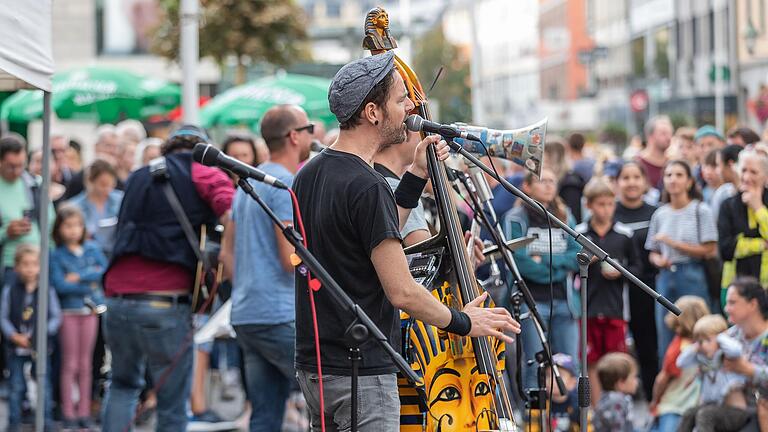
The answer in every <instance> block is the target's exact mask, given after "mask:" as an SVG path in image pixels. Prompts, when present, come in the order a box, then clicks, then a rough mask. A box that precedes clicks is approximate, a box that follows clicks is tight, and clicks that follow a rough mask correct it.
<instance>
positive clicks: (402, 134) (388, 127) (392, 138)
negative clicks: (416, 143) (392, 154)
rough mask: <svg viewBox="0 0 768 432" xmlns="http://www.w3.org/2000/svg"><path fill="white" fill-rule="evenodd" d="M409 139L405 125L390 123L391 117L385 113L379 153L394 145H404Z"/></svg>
mask: <svg viewBox="0 0 768 432" xmlns="http://www.w3.org/2000/svg"><path fill="white" fill-rule="evenodd" d="M407 138H408V133H407V129H406V127H405V123H403V122H398V123H394V124H392V123H390V122H389V115H388V114H387V113H384V124H383V125H382V128H381V143H380V144H379V150H378V151H379V152H382V151H384V150H386V149H388V148H390V147H392V146H393V145H397V144H402V143H404V142H405V140H406V139H407Z"/></svg>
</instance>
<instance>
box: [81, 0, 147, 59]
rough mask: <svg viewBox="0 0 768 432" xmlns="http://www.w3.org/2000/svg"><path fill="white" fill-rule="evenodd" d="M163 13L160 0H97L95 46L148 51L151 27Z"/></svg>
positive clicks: (109, 52) (114, 50)
mask: <svg viewBox="0 0 768 432" xmlns="http://www.w3.org/2000/svg"><path fill="white" fill-rule="evenodd" d="M160 16H161V11H160V6H159V4H158V0H101V1H98V2H96V38H97V40H96V49H97V51H98V53H99V54H107V55H126V54H128V55H131V54H146V53H148V52H149V47H150V45H151V40H152V29H153V28H154V27H156V26H157V24H158V21H159V19H160Z"/></svg>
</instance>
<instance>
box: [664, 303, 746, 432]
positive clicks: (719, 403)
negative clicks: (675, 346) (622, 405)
mask: <svg viewBox="0 0 768 432" xmlns="http://www.w3.org/2000/svg"><path fill="white" fill-rule="evenodd" d="M727 329H728V324H727V323H726V322H725V319H724V318H723V317H722V316H721V315H707V316H705V317H703V318H701V319H700V320H699V321H697V322H696V325H695V326H693V338H694V340H695V341H696V343H694V344H692V345H689V346H688V347H687V348H686V349H685V350H683V352H682V353H681V354H680V357H678V358H677V367H680V368H685V367H692V366H696V367H698V369H699V371H698V375H699V379H700V380H701V394H700V396H699V405H698V406H696V407H693V408H691V409H689V410H688V411H686V412H685V414H683V418H682V419H681V421H680V428H679V429H678V431H680V432H691V431H693V430H694V427H695V428H696V430H698V431H699V432H710V431H711V432H714V431H716V430H717V431H720V432H728V431H733V432H738V431H739V430H741V428H742V427H743V426H744V425H745V424H746V423H747V421H748V420H749V413H748V412H747V410H746V407H747V400H746V398H745V396H744V386H745V378H744V376H742V375H739V374H736V373H733V372H728V371H726V370H725V369H723V367H722V363H723V358H728V359H738V358H739V357H741V351H742V345H741V343H740V342H738V341H737V340H735V339H733V338H732V337H730V336H728V335H727V334H725V333H724V332H725V331H726V330H727Z"/></svg>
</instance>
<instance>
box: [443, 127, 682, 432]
mask: <svg viewBox="0 0 768 432" xmlns="http://www.w3.org/2000/svg"><path fill="white" fill-rule="evenodd" d="M446 141H447V143H448V145H449V146H450V147H451V148H452V149H453V150H454V151H456V152H457V153H459V154H460V155H462V156H464V157H465V158H466V159H468V160H469V161H470V162H472V163H473V164H475V165H476V166H477V167H478V168H480V169H481V170H483V171H484V172H486V173H488V175H490V176H491V177H492V178H494V179H496V181H498V182H499V183H501V185H502V186H504V189H506V190H508V191H509V192H510V193H511V194H513V195H515V196H516V197H518V198H519V199H520V200H522V201H523V202H524V203H525V204H526V205H528V206H529V207H531V208H532V209H534V210H536V211H538V212H539V213H541V214H542V215H543V216H545V217H547V218H548V219H549V220H550V221H551V222H552V223H553V224H554V225H555V226H557V227H558V228H560V229H562V230H563V231H565V232H566V233H568V235H569V236H571V237H572V238H573V239H574V240H575V241H576V243H578V244H579V245H581V247H582V249H581V251H580V252H579V253H578V254H577V259H578V262H579V273H580V275H583V274H585V272H586V269H587V267H588V265H589V263H590V262H591V259H592V257H597V259H598V260H599V261H605V262H607V263H608V264H610V265H611V266H612V267H613V268H615V269H616V270H617V271H618V272H619V273H621V274H622V275H623V276H624V277H625V278H627V279H629V280H630V281H631V282H632V283H633V284H635V285H636V286H638V287H640V289H642V290H643V291H645V292H646V294H648V295H649V296H651V297H653V299H654V300H655V301H657V302H658V303H659V304H660V305H662V306H664V308H666V309H667V310H669V311H670V312H672V313H674V314H675V315H680V313H681V311H680V309H679V308H678V307H677V306H675V305H674V303H672V302H670V301H669V299H667V298H666V297H664V296H662V295H661V294H659V293H657V292H656V291H654V290H653V289H651V288H650V287H649V286H648V285H646V284H645V283H644V282H643V281H641V280H640V279H638V278H637V276H635V275H633V274H632V273H630V272H629V270H627V269H626V268H624V266H622V265H621V263H619V262H618V261H616V260H615V259H613V258H612V257H611V256H610V255H608V253H607V252H605V251H604V250H603V249H602V248H600V247H599V246H597V245H596V244H595V243H593V242H592V240H590V239H589V238H588V237H586V236H583V235H581V234H579V233H577V232H576V231H575V230H574V229H573V228H571V227H569V226H568V224H566V223H565V222H563V221H561V220H560V219H558V218H557V217H556V216H555V215H553V214H552V213H550V212H549V211H547V210H546V209H543V208H542V207H539V204H538V203H537V202H536V201H535V200H534V199H533V198H531V197H529V196H528V195H526V194H525V193H523V192H522V191H521V190H520V189H518V188H516V187H515V186H514V185H513V184H512V183H510V182H508V181H507V179H505V178H504V177H503V176H500V175H498V174H497V173H496V172H495V171H494V170H493V169H491V168H490V167H488V166H487V165H485V164H484V163H482V162H480V160H479V159H477V157H475V156H474V155H473V154H471V153H469V152H468V151H467V150H465V149H464V148H463V147H462V146H461V145H459V144H457V143H456V142H454V141H453V140H452V139H448V140H446ZM583 282H584V278H583V276H582V283H583ZM580 291H581V308H582V317H581V335H580V345H581V359H580V360H581V361H580V362H579V363H580V365H579V369H580V371H579V407H580V408H581V409H580V412H579V414H580V416H579V420H580V422H579V424H580V426H581V428H580V430H582V431H586V430H587V412H588V410H587V408H588V407H589V406H590V384H589V377H588V376H587V375H586V373H585V372H586V370H587V316H586V311H587V289H586V286H582V287H581V289H580Z"/></svg>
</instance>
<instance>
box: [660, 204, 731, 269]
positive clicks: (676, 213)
mask: <svg viewBox="0 0 768 432" xmlns="http://www.w3.org/2000/svg"><path fill="white" fill-rule="evenodd" d="M657 234H666V235H667V236H668V237H669V238H671V239H672V240H676V241H679V242H684V243H689V244H701V243H708V242H716V241H717V226H716V225H715V219H714V217H712V211H711V210H710V209H709V206H708V205H707V204H705V203H702V202H701V201H699V200H692V201H691V202H690V203H689V204H688V205H687V206H685V207H683V208H681V209H675V208H673V207H672V206H671V205H669V204H666V205H664V206H663V207H660V208H659V209H658V210H656V212H655V213H654V214H653V216H652V217H651V225H650V227H648V238H647V239H646V241H645V248H646V249H648V250H649V251H652V252H659V253H661V255H663V256H664V257H666V258H667V259H669V261H670V262H671V263H672V264H682V263H686V262H690V261H693V258H692V257H691V256H689V255H686V254H684V253H683V252H680V251H679V250H677V249H675V248H673V247H671V246H669V245H667V244H665V243H662V242H660V241H657V240H656V239H655V238H654V237H655V236H656V235H657Z"/></svg>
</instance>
